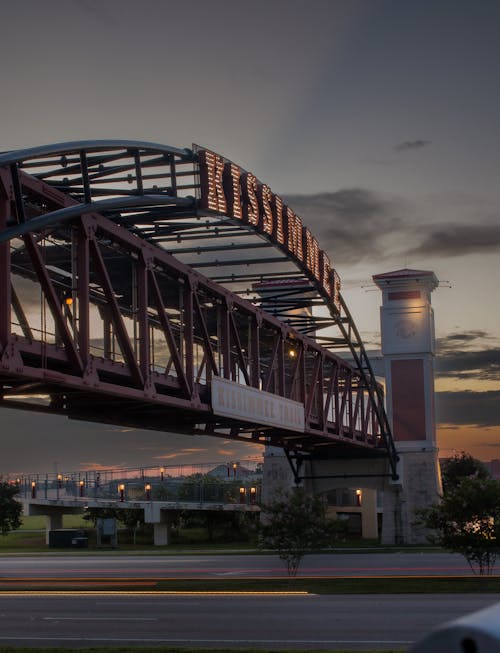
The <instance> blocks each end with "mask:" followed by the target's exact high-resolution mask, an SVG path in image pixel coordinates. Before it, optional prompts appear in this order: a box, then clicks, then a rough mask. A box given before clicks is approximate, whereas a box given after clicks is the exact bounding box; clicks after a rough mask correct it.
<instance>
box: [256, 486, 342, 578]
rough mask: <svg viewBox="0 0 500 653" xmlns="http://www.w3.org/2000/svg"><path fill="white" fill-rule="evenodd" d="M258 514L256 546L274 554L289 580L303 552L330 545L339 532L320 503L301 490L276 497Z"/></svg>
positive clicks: (318, 499)
mask: <svg viewBox="0 0 500 653" xmlns="http://www.w3.org/2000/svg"><path fill="white" fill-rule="evenodd" d="M261 511H262V514H263V523H262V525H261V529H260V533H259V545H260V547H261V548H266V549H273V550H275V551H277V552H278V556H279V557H280V558H281V560H283V561H284V562H285V564H286V567H287V571H288V575H289V576H292V577H293V576H296V575H297V571H298V568H299V565H300V562H301V560H302V558H303V557H304V555H305V554H306V553H310V552H311V551H314V550H316V549H320V548H323V547H325V546H328V545H331V544H332V542H333V541H334V540H335V539H336V537H337V534H338V532H339V524H338V523H337V522H335V521H333V520H331V519H328V518H327V517H326V515H325V507H324V503H323V501H322V500H321V499H320V498H319V497H311V496H309V495H307V494H306V493H305V491H304V490H303V489H302V488H294V489H293V490H292V491H291V492H289V493H282V494H279V495H277V496H276V498H275V499H274V500H273V501H272V502H271V503H269V504H267V505H263V506H262V507H261Z"/></svg>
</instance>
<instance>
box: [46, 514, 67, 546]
mask: <svg viewBox="0 0 500 653" xmlns="http://www.w3.org/2000/svg"><path fill="white" fill-rule="evenodd" d="M62 527H63V512H62V511H61V510H51V511H50V512H49V513H47V514H46V515H45V544H47V545H48V544H49V533H50V531H56V530H59V529H61V528H62Z"/></svg>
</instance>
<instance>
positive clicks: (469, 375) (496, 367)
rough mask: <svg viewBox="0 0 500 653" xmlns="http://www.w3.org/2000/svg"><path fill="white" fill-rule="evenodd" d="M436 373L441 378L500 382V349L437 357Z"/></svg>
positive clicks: (455, 352)
mask: <svg viewBox="0 0 500 653" xmlns="http://www.w3.org/2000/svg"><path fill="white" fill-rule="evenodd" d="M436 372H437V375H438V376H441V377H454V378H458V379H477V380H481V381H500V349H492V348H490V349H483V350H480V351H463V350H462V351H454V352H447V353H446V354H444V355H440V356H438V357H437V359H436Z"/></svg>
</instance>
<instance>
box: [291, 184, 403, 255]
mask: <svg viewBox="0 0 500 653" xmlns="http://www.w3.org/2000/svg"><path fill="white" fill-rule="evenodd" d="M283 199H284V200H285V201H286V202H287V204H288V205H289V206H290V207H291V208H293V210H294V211H295V212H296V213H297V214H298V215H299V216H300V217H301V218H302V221H303V223H304V224H305V225H307V226H308V227H310V228H311V231H312V232H313V233H314V235H315V236H316V238H317V239H318V241H319V242H320V244H321V247H322V249H325V250H326V251H330V252H332V254H333V255H334V259H335V262H336V264H338V263H342V264H349V263H352V261H353V260H357V261H359V260H360V259H366V260H372V261H373V260H380V258H381V257H384V254H385V252H387V238H388V237H390V236H391V235H392V234H394V233H400V232H403V231H404V228H405V223H404V221H403V220H402V219H401V217H400V214H401V213H402V212H404V210H403V209H402V206H401V205H402V204H403V203H402V201H401V200H397V199H393V198H390V197H385V196H383V195H382V194H380V193H375V192H373V191H370V190H367V189H364V188H344V189H341V190H338V191H336V192H333V193H317V194H314V195H287V196H284V198H283Z"/></svg>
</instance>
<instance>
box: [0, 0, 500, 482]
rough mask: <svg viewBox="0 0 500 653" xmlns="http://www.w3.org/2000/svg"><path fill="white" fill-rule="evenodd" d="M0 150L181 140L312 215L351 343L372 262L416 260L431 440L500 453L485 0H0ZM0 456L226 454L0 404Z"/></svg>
mask: <svg viewBox="0 0 500 653" xmlns="http://www.w3.org/2000/svg"><path fill="white" fill-rule="evenodd" d="M0 56H1V60H2V66H1V69H0V83H1V88H2V94H1V97H2V99H1V102H0V118H1V130H0V151H6V150H13V149H20V148H25V147H32V146H37V145H43V144H47V143H55V142H62V141H70V140H71V141H74V140H80V139H99V138H107V139H129V140H145V141H153V142H157V143H163V144H168V145H172V146H176V147H190V146H191V144H192V143H193V142H194V143H199V144H201V145H204V146H206V147H208V148H210V149H213V150H214V151H216V152H219V153H220V154H222V155H224V156H225V157H227V158H229V159H231V160H233V161H234V162H235V163H237V164H238V165H240V166H242V167H243V168H245V169H247V170H249V171H251V172H253V173H254V174H255V175H256V176H257V177H258V178H259V179H261V180H262V181H265V182H266V183H268V184H269V185H270V186H271V188H272V189H273V191H274V192H275V193H277V194H279V195H281V196H283V197H284V198H286V200H287V202H288V203H289V204H290V206H291V207H292V208H293V209H294V210H295V211H296V213H298V214H299V215H300V216H301V217H302V219H303V222H304V223H305V224H306V225H307V226H309V227H310V228H311V230H312V231H313V233H314V235H315V236H316V237H317V239H318V241H319V243H320V246H321V248H322V249H324V250H326V251H327V252H328V253H329V255H330V258H331V260H332V263H333V265H334V266H335V267H336V269H337V270H338V272H339V274H340V276H341V278H342V282H343V295H344V298H345V299H346V301H347V304H348V306H349V308H350V311H351V313H352V314H353V316H354V318H355V321H356V324H357V326H358V328H359V330H360V331H361V333H362V335H363V338H364V339H365V342H366V345H367V347H368V349H370V348H377V347H378V345H379V305H380V300H381V297H380V292H379V291H378V290H377V289H376V288H375V287H374V285H373V283H372V281H371V278H372V275H373V274H378V273H382V272H387V271H390V270H395V269H399V268H403V267H410V268H418V269H426V270H433V271H434V272H435V273H436V275H437V277H438V278H439V279H440V281H441V286H440V287H439V288H438V289H437V290H435V291H434V293H433V297H432V302H433V306H434V310H435V318H436V330H437V337H438V356H437V360H436V369H437V391H438V392H437V401H436V404H437V418H438V423H439V428H438V444H439V446H440V449H441V455H449V454H451V453H452V452H453V450H456V451H461V450H467V451H469V452H470V453H472V454H473V455H476V456H478V457H481V458H483V459H485V460H489V459H492V458H500V449H499V447H500V324H499V320H498V316H499V307H500V263H499V250H500V177H499V171H500V165H499V164H500V149H499V142H500V121H499V115H500V85H499V83H498V62H499V61H500V3H499V2H498V0H480V1H478V0H469V1H465V0H377V1H375V0H308V1H307V2H305V1H304V0H254V1H253V2H251V3H248V2H243V0H210V1H207V0H190V1H189V2H178V1H176V2H173V1H170V0H162V1H161V0H141V1H140V2H139V1H138V0H136V1H134V2H133V1H131V0H44V1H43V2H41V1H40V0H24V2H19V1H18V0H4V1H3V2H2V38H1V39H0ZM0 433H1V444H2V453H1V458H0V473H4V474H5V473H9V472H10V473H21V472H31V471H41V472H42V471H53V468H54V465H55V463H56V462H57V464H58V466H59V469H62V468H64V469H67V470H75V469H81V468H84V467H92V466H94V467H99V466H101V467H109V466H114V465H126V466H136V465H156V464H158V465H160V464H163V463H174V462H178V461H179V462H192V461H195V460H210V461H219V460H235V459H240V458H241V459H242V458H245V457H249V456H254V455H256V454H258V453H259V452H260V450H255V449H252V448H250V447H248V446H247V447H245V446H244V445H236V444H234V443H227V442H224V441H223V440H215V439H210V438H202V437H187V436H184V437H181V436H171V435H165V434H162V433H154V432H147V431H132V430H127V431H124V430H123V429H120V428H118V427H117V428H112V427H109V426H106V427H102V426H100V425H96V424H86V423H76V422H70V421H68V420H66V419H63V418H56V417H50V416H43V415H37V414H35V413H33V414H29V415H27V414H25V413H22V412H17V411H8V410H1V411H0Z"/></svg>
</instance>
